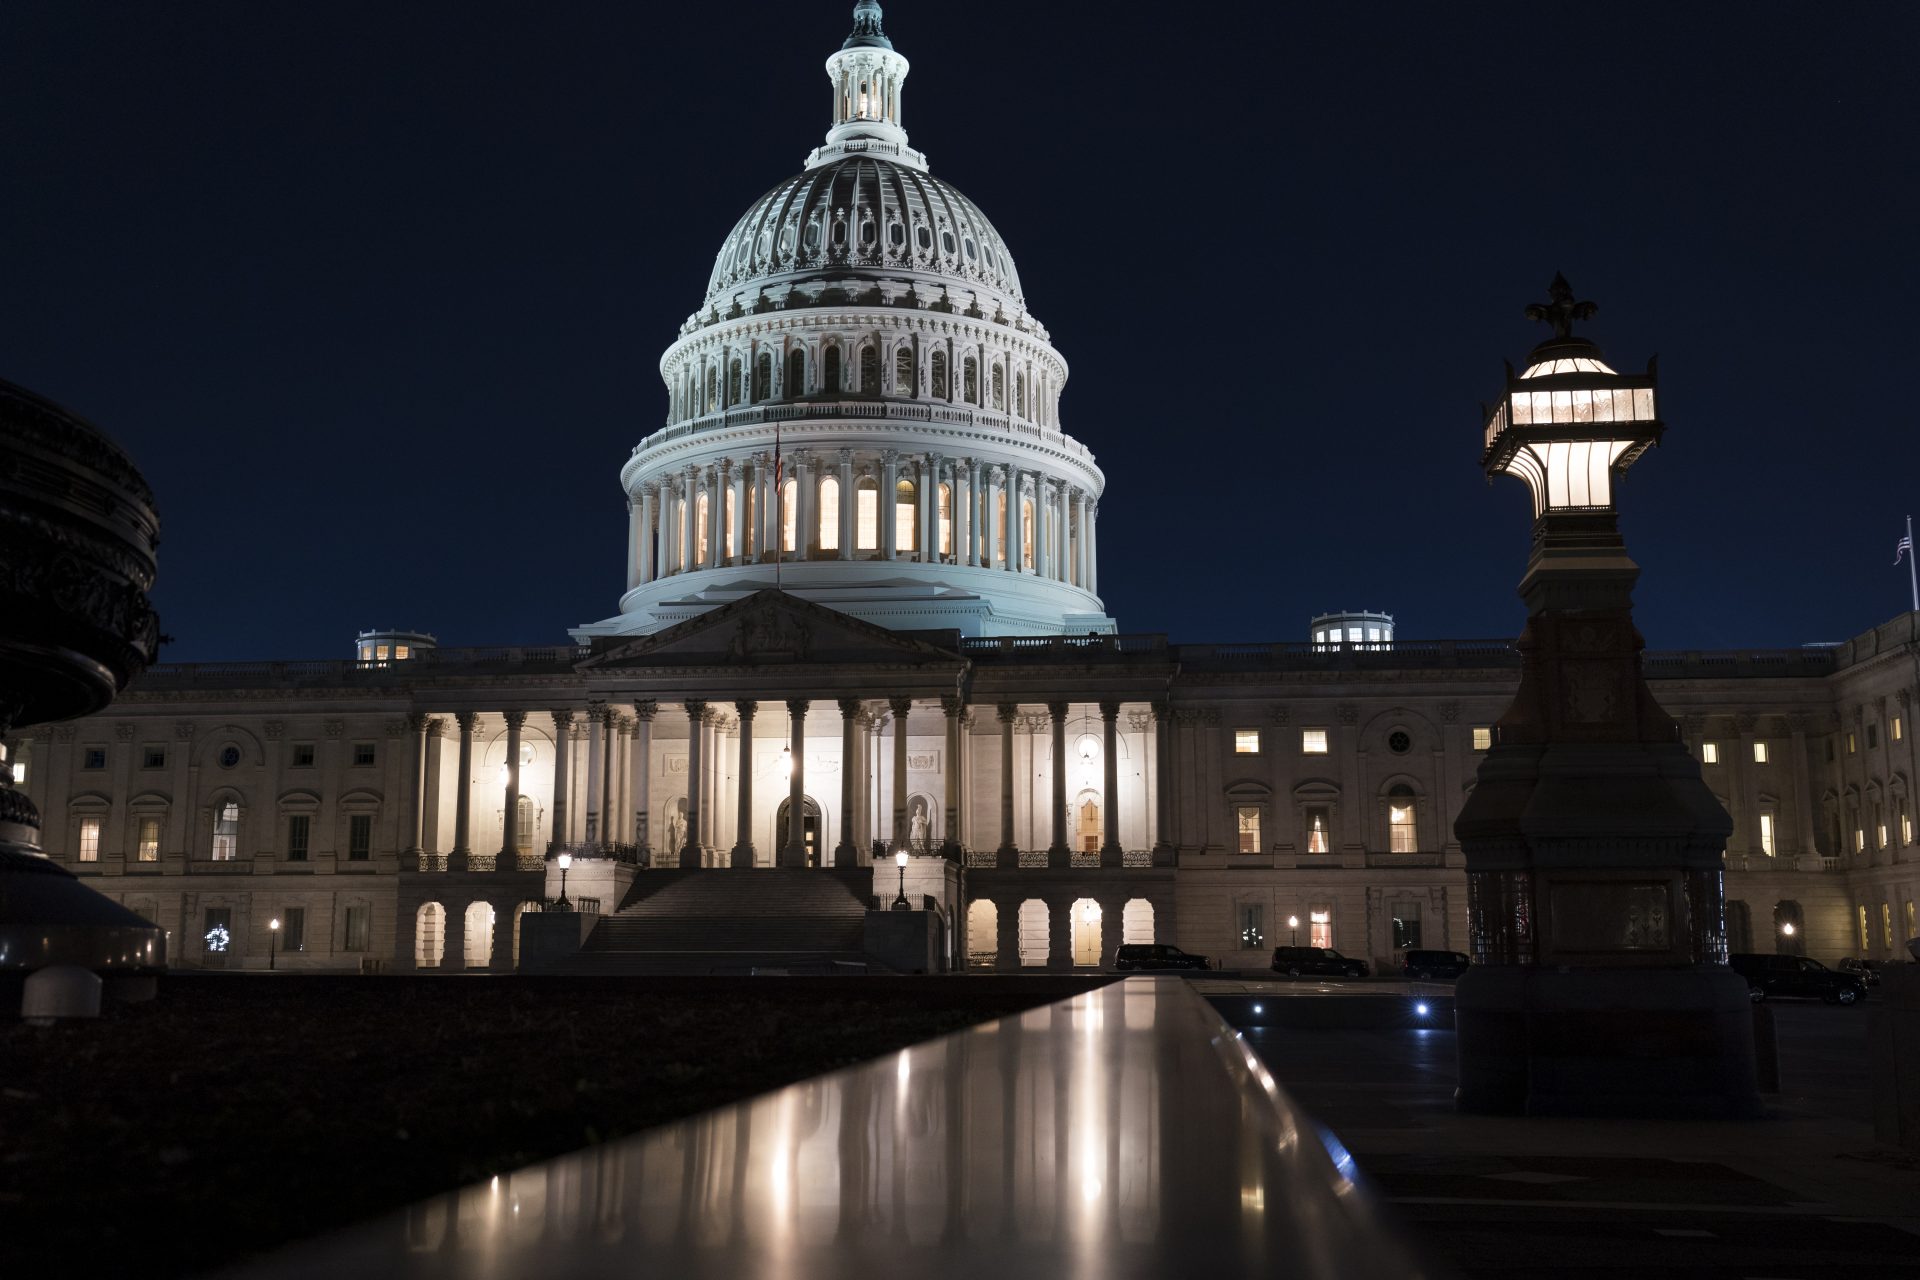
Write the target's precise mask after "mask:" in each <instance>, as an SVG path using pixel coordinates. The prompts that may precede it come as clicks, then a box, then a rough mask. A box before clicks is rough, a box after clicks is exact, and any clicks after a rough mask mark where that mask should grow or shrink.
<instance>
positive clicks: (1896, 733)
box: [1887, 716, 1907, 742]
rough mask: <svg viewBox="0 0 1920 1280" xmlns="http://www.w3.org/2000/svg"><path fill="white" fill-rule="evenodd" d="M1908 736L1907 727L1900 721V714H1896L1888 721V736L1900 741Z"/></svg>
mask: <svg viewBox="0 0 1920 1280" xmlns="http://www.w3.org/2000/svg"><path fill="white" fill-rule="evenodd" d="M1906 736H1907V727H1906V726H1905V725H1903V724H1901V723H1900V717H1899V716H1895V717H1894V718H1893V719H1892V720H1890V721H1888V722H1887V737H1889V738H1891V739H1892V740H1893V741H1895V742H1898V741H1900V739H1902V738H1904V737H1906Z"/></svg>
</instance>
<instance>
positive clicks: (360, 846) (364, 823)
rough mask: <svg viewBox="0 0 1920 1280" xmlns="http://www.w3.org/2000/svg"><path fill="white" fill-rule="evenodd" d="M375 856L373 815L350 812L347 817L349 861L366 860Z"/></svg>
mask: <svg viewBox="0 0 1920 1280" xmlns="http://www.w3.org/2000/svg"><path fill="white" fill-rule="evenodd" d="M372 856H373V815H372V814H370V813H355V814H349V815H348V817H347V861H349V862H365V861H366V860H367V859H369V858H371V857H372Z"/></svg>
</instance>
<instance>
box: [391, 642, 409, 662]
mask: <svg viewBox="0 0 1920 1280" xmlns="http://www.w3.org/2000/svg"><path fill="white" fill-rule="evenodd" d="M393 656H394V659H395V661H399V660H400V659H403V658H405V657H406V656H407V646H405V645H403V644H397V645H395V646H393Z"/></svg>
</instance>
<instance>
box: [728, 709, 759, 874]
mask: <svg viewBox="0 0 1920 1280" xmlns="http://www.w3.org/2000/svg"><path fill="white" fill-rule="evenodd" d="M733 709H734V710H735V711H737V712H739V713H740V765H739V770H738V773H739V781H738V784H737V786H738V790H739V793H740V806H739V811H738V813H737V815H736V816H735V819H734V824H733V826H734V832H733V865H734V866H735V867H736V868H742V867H744V868H747V869H751V868H752V867H753V717H754V713H755V712H757V711H759V710H760V704H759V703H757V702H736V703H734V704H733Z"/></svg>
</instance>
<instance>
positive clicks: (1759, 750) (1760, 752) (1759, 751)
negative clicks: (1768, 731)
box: [1753, 742, 1767, 764]
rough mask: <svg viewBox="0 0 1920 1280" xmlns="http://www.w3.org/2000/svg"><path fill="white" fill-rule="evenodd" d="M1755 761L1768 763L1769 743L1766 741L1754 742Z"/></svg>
mask: <svg viewBox="0 0 1920 1280" xmlns="http://www.w3.org/2000/svg"><path fill="white" fill-rule="evenodd" d="M1753 762H1754V763H1755V764H1765V763H1767V744H1766V743H1764V742H1756V743H1754V744H1753Z"/></svg>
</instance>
